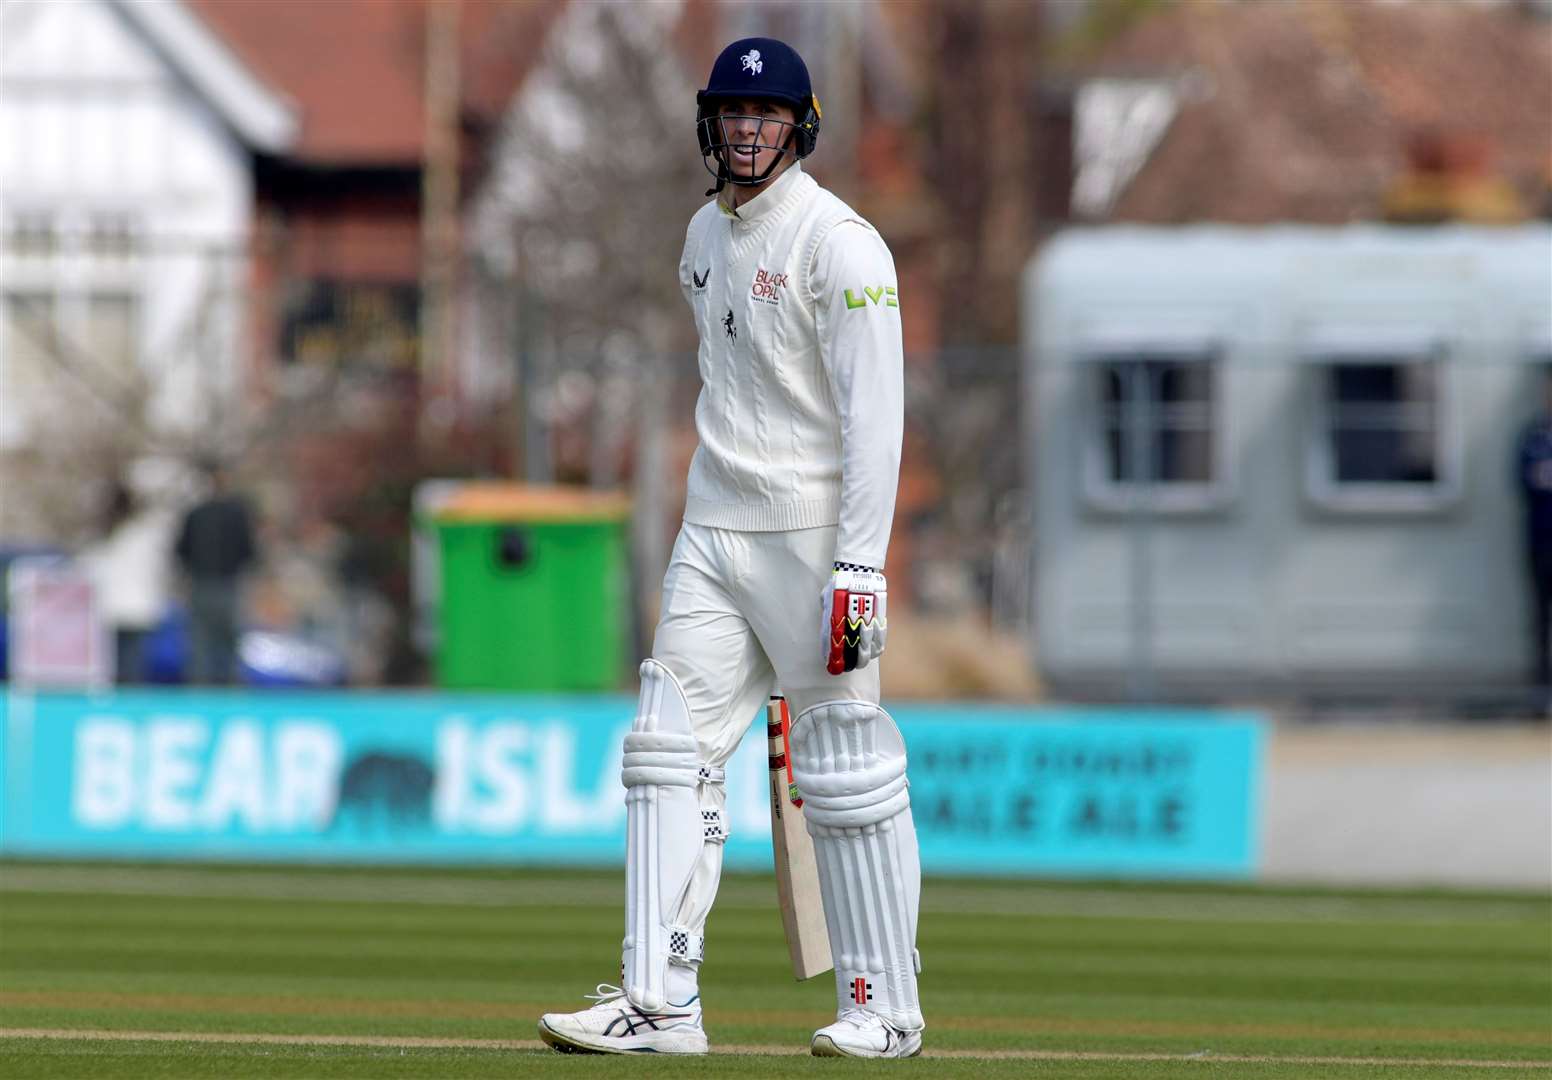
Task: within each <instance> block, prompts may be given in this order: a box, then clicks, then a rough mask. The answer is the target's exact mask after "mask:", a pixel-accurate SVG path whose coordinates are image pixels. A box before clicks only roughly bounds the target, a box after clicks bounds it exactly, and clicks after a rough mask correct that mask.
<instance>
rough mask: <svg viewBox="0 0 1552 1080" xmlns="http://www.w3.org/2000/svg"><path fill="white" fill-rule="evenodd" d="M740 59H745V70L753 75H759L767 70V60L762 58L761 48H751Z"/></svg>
mask: <svg viewBox="0 0 1552 1080" xmlns="http://www.w3.org/2000/svg"><path fill="white" fill-rule="evenodd" d="M739 59H740V60H742V61H743V64H744V70H745V71H747V72H749V74H751V75H758V74H760V72H762V71H764V70H765V61H763V60H761V59H760V50H759V49H750V50H749V51H748V52H746V53H744V55H743V56H740V57H739Z"/></svg>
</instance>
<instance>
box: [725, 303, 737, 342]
mask: <svg viewBox="0 0 1552 1080" xmlns="http://www.w3.org/2000/svg"><path fill="white" fill-rule="evenodd" d="M722 329H724V330H726V331H727V336H728V337H729V338H731V339H732V340H734V341H737V340H738V327H736V326H734V325H733V309H732V308H728V313H727V315H726V316H724V317H723V319H722Z"/></svg>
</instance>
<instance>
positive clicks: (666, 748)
mask: <svg viewBox="0 0 1552 1080" xmlns="http://www.w3.org/2000/svg"><path fill="white" fill-rule="evenodd" d="M621 779H622V780H623V781H624V783H625V828H626V840H625V942H624V953H623V959H624V963H623V965H622V967H623V969H624V971H623V982H624V984H625V992H626V994H627V995H628V996H629V998H630V1001H631V1004H633V1005H635V1006H636V1007H637V1008H639V1009H642V1010H649V1011H661V1010H663V1009H665V1008H667V1006H668V990H667V982H668V965H669V963H670V962H674V963H679V964H683V965H693V964H697V963H699V962H700V960H701V957H702V956H703V955H704V952H705V942H704V938H703V937H702V933H701V929H702V927H703V926H705V923H706V914H707V912H708V911H709V910H710V908H711V901H712V898H713V897H714V896H715V895H716V889H717V880H718V878H719V877H720V871H721V869H722V841H723V840H725V839H726V837H727V829H726V826H725V825H724V821H725V816H724V813H723V802H724V801H725V796H724V795H723V792H722V780H723V771H722V770H721V769H713V768H709V767H706V766H703V765H701V762H700V754H699V751H698V750H697V748H696V744H695V735H694V732H693V730H692V728H691V726H690V707H689V704H688V703H687V702H686V700H685V696H684V690H683V689H681V688H680V686H679V682H678V680H677V679H675V678H674V676H673V673H672V672H671V671H669V670H668V668H666V667H664V666H663V665H662V664H660V663H658V662H657V661H656V660H647V661H645V662H644V663H642V665H641V701H640V704H639V706H638V708H637V713H636V719H635V722H634V723H633V724H632V725H631V730H630V733H629V734H628V735H626V736H625V756H624V767H623V768H622V770H621Z"/></svg>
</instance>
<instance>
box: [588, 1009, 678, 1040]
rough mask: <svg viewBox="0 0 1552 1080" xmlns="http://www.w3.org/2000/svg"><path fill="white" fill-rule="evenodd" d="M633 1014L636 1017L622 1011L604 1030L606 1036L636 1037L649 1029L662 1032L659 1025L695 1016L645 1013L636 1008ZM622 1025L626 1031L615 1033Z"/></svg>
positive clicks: (632, 1010)
mask: <svg viewBox="0 0 1552 1080" xmlns="http://www.w3.org/2000/svg"><path fill="white" fill-rule="evenodd" d="M631 1012H633V1013H635V1014H636V1015H635V1016H631V1015H630V1013H626V1012H624V1011H622V1012H621V1013H620V1015H619V1016H618V1017H616V1018H615V1019H614V1020H612V1021H611V1022H610V1024H609V1026H608V1027H606V1028H604V1034H605V1035H617V1034H619V1035H634V1034H636V1032H638V1031H643V1030H645V1029H647V1028H651V1029H652V1030H653V1031H660V1030H661V1028H659V1027H658V1024H659V1023H668V1022H670V1021H673V1020H688V1019H689V1018H690V1017H691V1016H692V1015H693V1014H692V1013H687V1012H682V1013H644V1012H642V1011H641V1010H640V1009H634V1008H633V1009H631ZM621 1024H624V1025H625V1030H624V1031H620V1032H617V1031H615V1028H617V1027H619V1026H620V1025H621Z"/></svg>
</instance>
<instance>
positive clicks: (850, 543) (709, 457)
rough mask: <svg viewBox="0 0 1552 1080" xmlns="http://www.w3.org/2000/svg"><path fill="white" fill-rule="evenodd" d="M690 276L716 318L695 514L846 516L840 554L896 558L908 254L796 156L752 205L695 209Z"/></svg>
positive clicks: (735, 518) (695, 473) (690, 509)
mask: <svg viewBox="0 0 1552 1080" xmlns="http://www.w3.org/2000/svg"><path fill="white" fill-rule="evenodd" d="M679 283H680V285H681V286H682V287H683V289H684V295H685V299H687V300H688V301H689V303H690V307H691V309H692V310H693V311H694V313H695V325H696V329H697V330H699V331H700V350H699V353H698V360H699V363H700V373H701V384H702V385H701V394H700V399H699V400H698V401H697V402H696V406H695V427H696V432H697V434H699V436H700V446H699V447H697V448H696V451H695V457H694V459H693V460H692V461H691V463H690V476H689V483H688V491H687V498H686V501H685V511H684V520H685V521H687V522H690V523H691V524H696V525H708V526H713V527H716V528H723V529H735V530H741V531H746V532H773V531H784V530H788V529H808V528H815V527H817V526H822V525H837V526H838V530H837V536H836V546H835V559H836V561H838V562H848V563H858V564H861V565H863V566H872V567H882V566H883V565H884V554H885V552H886V550H887V549H888V547H889V530H890V526H891V524H892V522H893V518H894V508H895V489H896V487H897V485H898V483H899V476H900V441H901V437H902V430H903V426H904V411H905V391H904V385H903V379H904V372H903V368H904V358H903V352H902V347H901V337H900V307H899V304H900V300H899V292H898V283H897V281H896V279H895V267H894V260H893V259H892V258H891V257H890V255H889V248H888V247H886V246H885V244H884V241H883V239H882V238H881V237H880V236H879V235H878V232H877V231H876V230H875V229H874V228H873V226H871V225H869V224H868V223H867V222H866V221H864V220H863V219H862V217H861V216H860V215H858V214H857V213H856V211H854V210H852V209H851V208H850V207H849V206H847V205H846V204H845V203H843V202H842V201H841V200H840V199H838V198H836V197H835V196H834V195H832V194H830V192H828V191H826V190H825V189H824V188H821V187H820V186H819V185H818V184H817V183H815V181H814V179H813V178H812V177H811V176H809V175H808V174H807V173H805V172H804V171H803V169H802V167H801V166H800V165H797V164H793V165H792V166H791V167H790V168H788V169H787V171H786V172H784V173H783V174H782V175H781V176H779V177H778V178H777V179H776V180H775V181H774V182H773V183H772V184H771V186H770V187H768V188H766V190H765V191H763V192H761V193H760V194H759V195H758V196H756V197H755V198H754V199H752V200H750V201H749V202H747V203H745V204H744V205H743V206H740V207H739V208H738V209H737V211H733V210H730V209H728V208H726V207H725V206H723V205H722V203H721V201H720V200H716V201H713V202H709V203H707V204H706V205H705V206H703V207H702V208H701V209H700V210H699V211H698V212H697V213H696V214H695V216H694V217H693V218H692V219H691V220H690V228H689V232H688V234H687V235H686V236H685V243H684V255H683V257H682V258H681V259H680V261H679Z"/></svg>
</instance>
